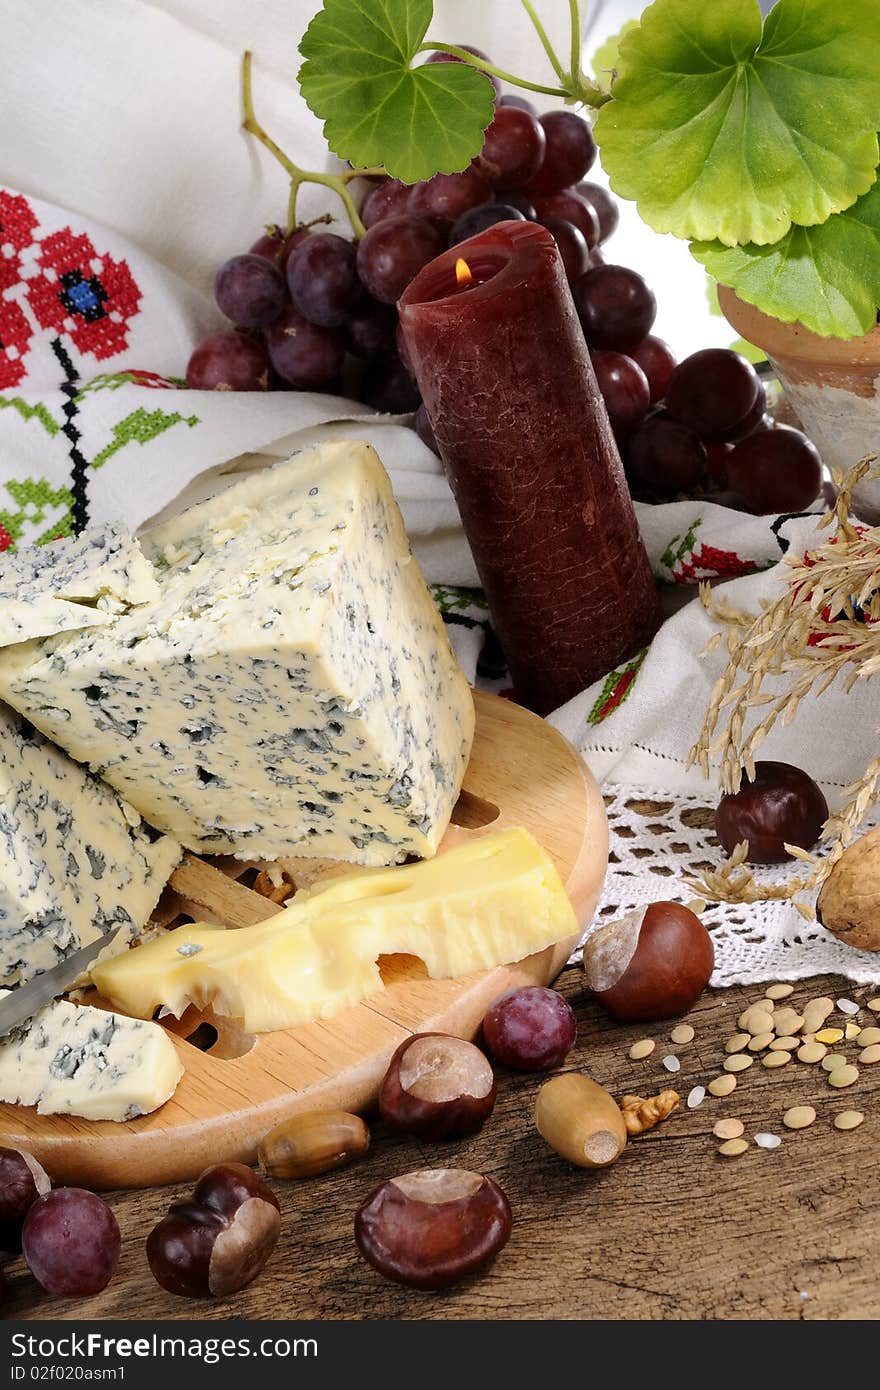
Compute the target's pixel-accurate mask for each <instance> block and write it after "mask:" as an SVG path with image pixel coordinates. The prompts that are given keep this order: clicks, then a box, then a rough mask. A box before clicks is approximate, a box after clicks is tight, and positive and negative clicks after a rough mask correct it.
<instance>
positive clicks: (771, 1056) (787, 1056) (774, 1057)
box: [761, 1052, 791, 1067]
mask: <svg viewBox="0 0 880 1390" xmlns="http://www.w3.org/2000/svg"><path fill="white" fill-rule="evenodd" d="M790 1061H791V1053H790V1052H766V1053H765V1054H764V1056H763V1057H762V1058H761V1064H762V1066H765V1067H784V1066H785V1064H786V1063H787V1062H790Z"/></svg>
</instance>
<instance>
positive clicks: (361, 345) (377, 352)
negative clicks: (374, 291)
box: [345, 295, 397, 358]
mask: <svg viewBox="0 0 880 1390" xmlns="http://www.w3.org/2000/svg"><path fill="white" fill-rule="evenodd" d="M396 330H397V310H396V309H395V308H394V305H393V304H380V303H379V301H378V299H369V298H367V296H366V295H365V296H364V298H363V300H362V301H361V303H360V304H358V305H357V307H356V308H354V309H353V310H352V311H351V313H350V314H349V316H348V318H347V319H346V321H345V334H346V342H347V346H348V350H349V352H352V353H354V355H355V357H367V358H369V357H379V356H381V355H382V353H385V352H391V351H393V349H394V334H395V332H396Z"/></svg>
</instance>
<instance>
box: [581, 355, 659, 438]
mask: <svg viewBox="0 0 880 1390" xmlns="http://www.w3.org/2000/svg"><path fill="white" fill-rule="evenodd" d="M590 357H591V359H592V363H593V371H594V372H595V373H596V381H597V383H598V385H599V390H600V391H601V392H602V399H603V400H604V402H605V409H606V410H607V411H608V418H609V420H610V421H611V428H612V429H613V431H614V435H615V438H616V439H618V440H624V439H627V438H628V437H629V435H631V434H632V432H633V430H634V429H636V428H637V426H639V425H640V424H641V423H642V421H643V420H644V418H645V416H646V415H647V413H648V407H649V405H650V404H651V388H650V386H649V385H648V378H647V377H646V376H645V373H644V372H643V371H642V369H641V367H640V366H639V365H638V364H637V363H636V362H634V361H633V359H632V358H631V357H625V356H624V354H623V353H622V352H610V351H609V350H608V349H607V348H605V349H603V348H597V349H596V351H595V352H592V353H590Z"/></svg>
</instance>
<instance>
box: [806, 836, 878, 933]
mask: <svg viewBox="0 0 880 1390" xmlns="http://www.w3.org/2000/svg"><path fill="white" fill-rule="evenodd" d="M816 916H817V918H818V919H819V921H820V922H821V924H822V926H823V927H825V928H826V929H827V930H828V931H830V932H833V933H834V935H835V936H837V937H839V938H840V940H841V941H843V942H845V943H846V945H847V946H853V947H855V949H856V950H858V951H880V826H878V828H877V829H876V830H870V831H869V832H868V834H867V835H861V836H860V837H859V839H858V840H854V841H853V843H852V844H851V845H850V847H849V849H847V850H844V852H843V854H842V855H841V857H840V858H839V859H838V861H837V863H836V864H835V865H834V868H833V869H832V870H831V873H830V874H829V875H828V877H827V879H826V880H825V882H824V884H823V885H822V891H821V893H820V894H819V900H818V902H817V903H816Z"/></svg>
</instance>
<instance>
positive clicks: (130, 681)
mask: <svg viewBox="0 0 880 1390" xmlns="http://www.w3.org/2000/svg"><path fill="white" fill-rule="evenodd" d="M142 544H143V548H144V552H145V554H146V556H147V558H148V559H149V560H150V561H151V562H152V563H153V565H154V567H155V570H156V574H157V576H158V579H159V585H160V589H161V595H160V598H159V599H158V600H157V601H156V602H155V603H149V604H145V605H141V606H139V607H137V608H133V609H132V610H131V611H129V612H127V613H123V614H120V615H118V616H117V617H116V618H115V620H114V621H113V622H112V624H109V625H108V626H106V627H103V628H99V629H91V630H88V631H85V632H78V633H68V634H63V635H60V636H57V637H53V638H50V639H48V640H44V641H39V642H33V643H24V644H20V645H19V646H17V647H11V648H7V649H6V650H4V651H0V693H2V695H3V697H4V698H6V699H7V700H8V701H9V702H10V704H12V705H14V706H15V707H16V708H17V709H19V710H21V711H22V712H23V713H24V714H25V715H26V716H27V717H28V718H29V719H31V720H33V722H34V723H35V724H36V725H38V726H39V728H41V729H42V730H43V731H44V732H45V733H46V734H48V735H49V737H50V738H52V739H54V740H55V741H56V742H57V743H58V744H60V745H61V746H62V747H64V748H65V749H66V750H67V751H68V752H69V753H70V754H71V755H72V756H73V757H74V758H77V759H79V760H80V761H82V762H86V763H89V764H90V765H91V766H92V768H93V769H94V770H96V771H97V772H99V773H100V775H101V776H102V777H103V778H104V779H105V780H106V781H107V782H108V783H109V784H110V785H111V786H112V787H114V788H116V790H117V791H119V792H120V793H121V795H123V796H124V797H126V798H127V799H128V800H129V801H130V802H131V803H132V805H133V806H135V807H137V809H138V810H139V811H140V812H141V814H142V815H143V816H144V818H145V819H146V820H148V821H149V822H150V823H151V824H152V825H155V826H158V827H159V828H160V829H162V830H165V831H167V832H168V833H169V834H171V835H173V836H174V837H175V838H176V839H179V840H180V841H182V842H183V844H185V845H187V846H188V847H190V848H192V849H195V850H199V851H202V852H207V853H220V854H233V855H239V856H241V857H246V858H263V859H274V858H276V857H279V856H283V855H290V854H296V855H318V856H321V857H324V858H330V859H343V860H351V861H354V862H357V863H362V864H374V865H381V864H391V863H394V862H397V861H400V860H403V859H405V858H406V857H407V856H408V855H418V856H419V857H423V858H424V857H428V856H430V855H432V854H433V853H434V851H435V850H436V848H437V846H438V844H439V841H440V839H441V837H442V835H443V832H444V830H445V828H446V825H447V823H448V821H449V817H450V815H451V812H452V809H453V807H454V805H455V802H456V798H457V796H458V792H459V788H460V786H461V781H462V777H463V775H464V770H465V767H466V764H467V760H468V756H469V753H470V747H471V741H472V737H473V723H474V712H473V702H472V699H471V693H470V690H469V688H468V685H467V682H466V680H465V677H464V675H463V673H462V671H461V670H460V668H459V666H458V664H457V662H456V660H455V657H454V655H453V652H452V649H451V647H450V645H449V642H448V640H447V637H446V633H445V630H444V627H443V623H442V620H441V618H440V616H439V614H438V612H437V609H436V607H435V605H434V603H433V601H432V599H431V596H430V594H429V592H428V589H427V586H426V585H425V582H424V579H423V578H422V575H421V573H420V571H419V569H418V566H417V564H416V562H415V560H414V559H413V557H412V554H411V552H410V548H409V544H408V542H407V538H406V534H405V532H404V529H403V522H402V520H401V516H400V512H399V511H398V508H397V506H396V504H395V502H394V498H393V495H392V491H391V485H390V483H389V480H388V477H387V474H386V473H385V470H384V469H383V467H382V465H381V463H380V462H379V459H378V457H377V455H376V454H375V452H374V451H373V450H372V449H371V448H370V447H369V446H368V445H366V444H358V443H351V442H350V441H347V440H346V441H342V442H338V443H337V442H334V443H328V444H322V445H320V446H319V447H317V448H315V449H311V450H308V451H307V452H305V453H302V454H300V455H297V456H295V457H294V458H292V459H290V460H289V461H288V462H286V463H283V464H280V465H278V466H277V467H276V468H273V469H271V470H268V471H266V472H261V473H257V474H252V475H250V476H248V477H247V478H245V479H243V480H242V481H240V482H238V483H236V484H235V485H234V486H232V487H231V488H229V489H228V491H226V492H224V493H222V494H220V495H219V496H217V497H214V498H211V499H210V500H209V501H207V502H204V503H201V504H199V505H198V506H196V507H193V508H192V509H191V510H189V511H187V512H185V513H183V514H182V515H180V516H179V517H176V518H174V519H173V520H172V521H170V522H167V523H164V524H162V525H161V526H159V527H157V528H156V529H154V530H153V531H151V532H149V533H148V534H147V535H146V536H144V537H143V538H142Z"/></svg>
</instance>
